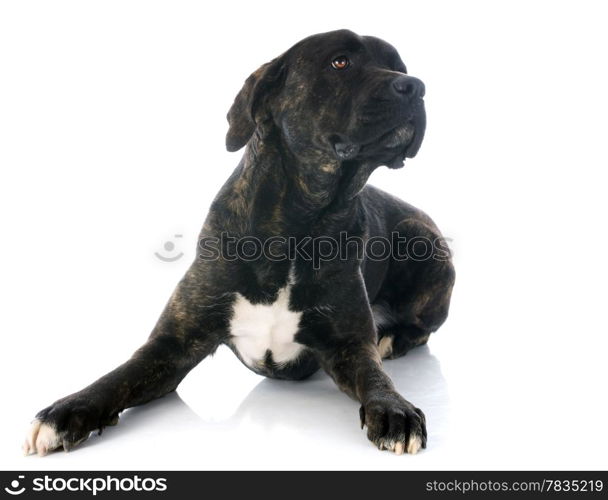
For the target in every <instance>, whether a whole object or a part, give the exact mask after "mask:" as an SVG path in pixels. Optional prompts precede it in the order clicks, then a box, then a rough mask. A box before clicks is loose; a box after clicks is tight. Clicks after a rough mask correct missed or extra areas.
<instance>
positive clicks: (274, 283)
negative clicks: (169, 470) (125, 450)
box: [25, 30, 454, 455]
mask: <svg viewBox="0 0 608 500" xmlns="http://www.w3.org/2000/svg"><path fill="white" fill-rule="evenodd" d="M423 97H424V85H423V83H422V82H421V81H420V80H419V79H417V78H414V77H413V76H409V75H407V73H406V68H405V65H404V64H403V61H402V60H401V58H400V57H399V54H398V53H397V51H396V50H395V49H394V48H393V47H392V46H391V45H389V44H388V43H386V42H384V41H382V40H380V39H378V38H374V37H369V36H358V35H356V34H355V33H352V32H350V31H346V30H341V31H334V32H330V33H324V34H319V35H314V36H311V37H309V38H306V39H304V40H302V41H301V42H299V43H297V44H296V45H294V46H293V47H292V48H291V49H289V50H288V51H287V52H285V53H284V54H282V55H281V56H279V57H277V58H276V59H274V60H272V61H271V62H269V63H267V64H264V65H263V66H262V67H260V68H259V69H258V70H257V71H255V72H254V73H253V74H252V75H251V76H250V77H249V78H248V79H247V81H246V82H245V84H244V86H243V88H242V90H241V91H240V92H239V94H238V95H237V96H236V99H235V101H234V104H233V105H232V107H231V108H230V111H229V112H228V122H229V125H230V127H229V130H228V134H227V136H226V146H227V148H228V150H229V151H237V150H239V149H241V148H242V147H244V146H246V150H245V154H244V156H243V158H242V160H241V162H240V163H239V165H238V166H237V167H236V170H235V171H234V172H233V173H232V175H231V176H230V178H229V179H228V181H227V182H226V183H225V184H224V186H223V187H222V189H221V190H220V192H219V194H218V195H217V197H216V199H215V200H214V202H213V204H212V206H211V209H210V212H209V215H208V216H207V220H206V221H205V224H204V226H203V229H202V232H201V234H200V240H201V242H202V243H201V245H199V249H198V255H197V258H196V260H195V262H194V263H193V264H192V266H191V267H190V268H189V270H188V271H187V272H186V274H185V276H184V277H183V278H182V280H181V281H180V282H179V284H178V286H177V288H176V290H175V291H174V293H173V295H172V296H171V298H170V299H169V302H168V304H167V306H166V308H165V310H164V312H163V313H162V315H161V317H160V319H159V321H158V323H157V325H156V326H155V328H154V330H153V331H152V334H151V335H150V337H149V339H148V341H147V342H146V343H145V344H144V345H143V346H142V347H141V348H140V349H139V350H138V351H136V352H135V354H134V355H133V356H132V357H131V359H130V360H129V361H127V362H126V363H124V364H123V365H121V366H119V367H118V368H116V369H115V370H113V371H111V372H110V373H108V374H107V375H105V376H103V377H102V378H100V379H99V380H97V381H96V382H94V383H93V384H91V385H89V386H88V387H85V388H84V389H82V390H81V391H79V392H77V393H75V394H72V395H69V396H67V397H64V398H63V399H60V400H58V401H56V402H55V403H53V404H52V405H50V406H48V407H47V408H45V409H44V410H42V411H41V412H40V413H38V415H36V419H35V420H34V421H33V423H32V426H31V429H30V431H29V433H28V435H27V440H26V443H25V452H26V453H32V452H34V453H35V452H37V453H38V454H39V455H44V454H46V453H47V452H49V451H51V450H54V449H56V448H59V447H63V448H64V449H65V450H69V449H71V448H72V447H74V446H75V445H77V444H79V443H81V442H82V441H84V440H85V439H87V437H88V436H89V433H90V432H91V431H93V430H96V429H99V430H100V431H101V429H103V428H104V426H107V425H113V424H115V423H116V422H117V420H118V415H119V413H120V412H121V411H123V410H124V409H125V408H129V407H132V406H136V405H141V404H143V403H146V402H148V401H150V400H152V399H155V398H159V397H161V396H164V395H165V394H167V393H168V392H171V391H174V390H175V389H176V387H177V386H178V384H179V383H180V381H181V380H182V379H183V378H184V376H185V375H186V374H187V373H188V372H189V371H190V370H191V369H192V368H194V367H195V366H196V365H197V364H198V363H200V362H201V360H203V359H204V358H205V357H207V356H208V355H210V354H212V353H213V352H214V351H215V350H216V349H217V348H218V346H220V345H222V344H226V345H228V346H229V347H230V348H231V349H232V350H233V351H234V353H235V354H236V355H237V356H238V357H239V358H240V359H241V361H242V362H243V363H245V364H246V365H247V366H248V367H249V368H251V369H252V370H254V371H255V372H257V373H260V374H263V375H266V376H268V377H274V378H280V379H304V378H306V377H308V376H309V375H311V374H312V373H314V372H315V371H316V370H317V369H318V368H319V367H322V368H323V369H324V370H325V371H326V372H327V373H328V374H329V375H331V377H332V378H333V379H334V380H335V382H336V384H337V385H338V387H339V388H340V389H341V390H342V391H344V392H345V393H347V394H349V395H350V396H352V397H353V398H355V399H356V400H358V401H359V402H360V403H361V410H360V418H361V425H362V426H367V436H368V438H369V439H370V440H371V441H372V442H373V443H374V444H375V445H376V446H377V447H378V448H380V449H387V450H391V451H394V452H395V453H397V454H401V453H403V452H408V453H416V452H417V451H418V450H420V448H424V447H425V445H426V436H427V433H426V428H425V418H424V414H423V413H422V411H420V410H419V409H418V408H416V407H415V406H414V405H413V404H412V403H410V402H409V401H407V400H406V399H404V398H403V397H402V396H401V395H400V394H398V393H397V391H396V390H395V387H394V386H393V383H392V382H391V380H390V379H389V377H388V376H387V375H386V373H385V372H384V371H383V369H382V361H381V358H397V357H400V356H403V355H404V354H405V353H406V352H407V351H408V350H410V349H412V348H413V347H415V346H418V345H421V344H424V343H426V342H427V340H428V338H429V334H430V333H431V332H433V331H435V330H437V328H439V326H440V325H441V324H442V323H443V322H444V320H445V319H446V316H447V314H448V307H449V302H450V294H451V290H452V285H453V283H454V270H453V267H452V264H451V262H450V258H449V251H447V248H446V247H445V245H441V244H437V245H432V247H431V251H430V252H427V254H426V258H418V257H419V256H420V248H418V250H417V251H416V252H415V253H416V255H417V258H413V256H409V255H407V252H404V253H405V254H406V255H405V258H401V257H399V258H397V257H396V256H395V252H394V249H393V251H391V254H390V255H389V256H388V257H385V258H370V257H369V256H368V255H361V253H362V252H361V251H360V248H359V249H356V250H353V248H352V247H353V246H354V245H352V239H355V240H356V239H357V238H359V240H358V241H363V242H366V241H370V238H374V237H375V238H376V239H377V237H379V236H382V237H385V238H386V241H391V242H393V243H399V242H403V240H404V239H405V240H406V241H407V239H409V241H412V238H414V239H418V240H420V241H422V240H424V241H432V242H436V241H439V240H440V237H441V235H440V233H439V230H438V229H437V227H436V226H435V224H434V223H433V221H432V220H431V219H430V218H429V217H428V216H427V215H425V214H424V213H423V212H421V211H420V210H418V209H416V208H414V207H412V206H411V205H408V204H407V203H405V202H403V201H401V200H399V199H397V198H395V197H393V196H391V195H389V194H387V193H384V192H382V191H380V190H379V189H376V188H373V187H371V186H366V185H365V184H366V181H367V179H368V177H369V176H370V174H371V173H372V172H373V171H374V169H376V168H377V167H379V166H381V165H386V166H388V167H389V168H399V167H401V166H402V165H403V161H404V159H405V158H412V157H413V156H414V155H415V154H416V152H417V151H418V148H419V147H420V144H421V142H422V138H423V135H424V130H425V111H424V104H423ZM222 233H223V234H224V236H226V235H228V236H229V238H226V237H224V238H221V236H222ZM340 233H342V236H344V235H347V236H348V238H349V239H348V240H344V238H343V237H342V238H341V235H340ZM244 237H248V238H249V241H259V242H264V245H265V244H266V243H267V242H269V241H270V242H272V245H271V246H269V247H268V249H269V250H271V252H270V251H269V252H264V253H263V255H261V256H258V257H259V258H247V259H244V258H233V257H232V255H233V254H232V253H231V252H230V251H231V248H230V247H231V246H232V247H235V245H236V247H238V240H239V239H242V238H244ZM251 237H255V238H256V240H252V238H251ZM329 238H332V240H329ZM320 239H324V240H325V241H335V242H337V243H336V244H337V245H338V246H339V247H340V248H339V250H340V256H336V257H335V258H331V259H321V260H320V259H318V258H316V259H315V258H314V257H313V258H309V257H310V256H312V255H314V252H315V251H319V250H320V247H319V248H316V246H317V245H316V242H317V241H320ZM213 241H216V242H217V241H221V242H222V244H221V245H219V244H218V245H217V249H218V250H219V252H218V253H219V255H218V253H216V254H214V253H213V252H210V251H209V248H210V245H209V243H210V242H213ZM235 241H237V243H236V244H235V243H234V242H235ZM230 242H232V243H230ZM293 243H295V244H296V245H297V246H298V247H297V250H298V251H297V252H293V251H292V250H293V249H292V248H288V247H289V246H290V245H291V244H293ZM347 247H348V248H347ZM243 248H244V247H243ZM232 250H234V248H232ZM324 252H325V253H324V255H326V251H325V250H324ZM250 253H251V251H250V250H249V251H248V255H250ZM363 253H365V252H363ZM229 255H230V257H229Z"/></svg>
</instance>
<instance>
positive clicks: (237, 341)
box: [230, 285, 303, 366]
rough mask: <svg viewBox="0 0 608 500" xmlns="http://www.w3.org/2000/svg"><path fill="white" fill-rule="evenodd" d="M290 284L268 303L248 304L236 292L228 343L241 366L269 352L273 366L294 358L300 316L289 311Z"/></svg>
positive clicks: (298, 345) (255, 361)
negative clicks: (240, 359) (236, 352)
mask: <svg viewBox="0 0 608 500" xmlns="http://www.w3.org/2000/svg"><path fill="white" fill-rule="evenodd" d="M290 293H291V285H287V286H285V287H284V288H281V290H280V291H279V293H278V295H277V299H276V300H275V301H274V302H273V303H272V304H252V303H251V302H249V301H248V300H247V299H246V298H245V297H243V296H242V295H241V294H240V293H237V298H236V301H235V303H234V306H233V314H232V319H231V320H230V333H231V334H232V343H233V344H234V346H235V347H236V350H237V351H238V353H239V355H240V356H241V358H242V359H243V361H244V362H245V363H247V364H248V365H250V366H252V365H255V364H256V363H257V362H259V361H262V360H263V359H264V357H265V356H266V351H267V350H270V352H271V353H272V359H273V361H274V362H275V363H277V364H280V363H286V362H288V361H290V360H292V359H294V358H296V357H297V356H298V354H299V353H300V351H301V350H302V348H303V346H302V344H298V343H297V342H294V340H293V339H294V336H295V334H296V333H297V331H298V324H299V323H300V317H301V316H302V313H299V312H293V311H290V310H289V295H290Z"/></svg>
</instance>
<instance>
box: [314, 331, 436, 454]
mask: <svg viewBox="0 0 608 500" xmlns="http://www.w3.org/2000/svg"><path fill="white" fill-rule="evenodd" d="M323 365H324V368H325V370H326V371H327V372H328V373H329V374H330V375H331V377H332V378H333V379H334V380H335V381H336V383H337V384H338V386H339V387H340V389H342V390H343V391H344V392H346V393H347V394H349V395H350V396H352V397H354V398H355V399H357V400H358V401H359V402H360V403H361V408H360V410H359V414H360V418H361V428H363V426H366V427H367V437H368V438H369V440H370V441H372V443H374V444H375V445H376V446H378V448H379V449H381V450H383V449H386V450H390V451H394V452H395V453H397V454H399V455H400V454H402V453H403V452H407V453H412V454H413V453H417V452H418V451H419V450H420V448H425V447H426V436H427V435H426V423H425V417H424V414H423V413H422V411H421V410H419V409H418V408H416V407H415V406H414V405H412V404H411V403H410V402H409V401H406V400H405V399H404V398H403V397H402V396H401V395H400V394H399V393H398V392H397V391H396V390H395V387H394V386H393V383H392V381H391V379H390V378H389V377H388V375H387V374H386V373H385V372H384V370H383V369H382V361H381V359H380V354H379V352H378V348H377V346H376V344H374V343H370V342H367V343H365V342H357V343H354V344H345V345H342V346H337V348H336V350H335V351H333V352H332V353H327V355H326V356H325V357H324V361H323Z"/></svg>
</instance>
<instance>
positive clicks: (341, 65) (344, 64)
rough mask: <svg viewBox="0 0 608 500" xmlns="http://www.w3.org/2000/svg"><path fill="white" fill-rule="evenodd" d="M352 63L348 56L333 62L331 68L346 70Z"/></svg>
mask: <svg viewBox="0 0 608 500" xmlns="http://www.w3.org/2000/svg"><path fill="white" fill-rule="evenodd" d="M349 64H350V61H349V60H348V57H346V56H338V57H336V58H335V59H334V60H333V61H332V62H331V67H332V68H334V69H346V68H348V66H349Z"/></svg>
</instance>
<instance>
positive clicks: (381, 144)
mask: <svg viewBox="0 0 608 500" xmlns="http://www.w3.org/2000/svg"><path fill="white" fill-rule="evenodd" d="M425 129H426V114H425V112H424V107H422V106H421V107H420V108H419V109H416V112H415V113H412V114H410V116H409V118H408V119H407V120H406V121H405V122H404V121H403V120H400V123H398V124H397V125H392V126H391V127H390V128H389V129H388V130H386V129H384V130H380V132H379V133H378V134H375V135H374V137H373V138H371V139H370V138H367V139H366V140H364V141H357V140H355V139H351V138H349V137H346V136H343V135H334V136H332V138H331V142H332V145H333V149H334V152H335V154H336V156H337V157H338V159H340V160H353V159H355V158H357V157H359V158H361V159H372V158H377V160H378V161H379V162H380V163H382V164H385V165H386V166H387V167H389V168H399V167H402V166H403V162H404V161H405V159H406V158H413V157H414V156H416V154H417V153H418V150H419V149H420V146H421V144H422V139H423V138H424V131H425Z"/></svg>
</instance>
